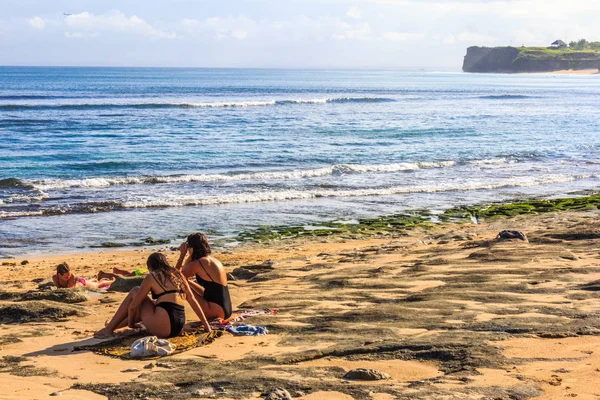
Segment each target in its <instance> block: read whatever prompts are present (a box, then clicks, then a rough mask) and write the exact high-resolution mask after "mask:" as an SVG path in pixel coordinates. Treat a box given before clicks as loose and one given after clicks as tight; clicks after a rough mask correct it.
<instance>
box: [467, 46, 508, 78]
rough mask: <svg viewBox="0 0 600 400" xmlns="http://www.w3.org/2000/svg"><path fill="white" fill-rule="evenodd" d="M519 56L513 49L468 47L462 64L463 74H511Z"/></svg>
mask: <svg viewBox="0 0 600 400" xmlns="http://www.w3.org/2000/svg"><path fill="white" fill-rule="evenodd" d="M518 56H519V50H518V49H517V48H515V47H495V48H491V47H477V46H473V47H469V48H468V49H467V55H466V56H465V60H464V63H463V71H465V72H511V71H512V69H513V63H514V61H515V60H516V59H517V57H518Z"/></svg>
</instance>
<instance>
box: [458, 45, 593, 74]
mask: <svg viewBox="0 0 600 400" xmlns="http://www.w3.org/2000/svg"><path fill="white" fill-rule="evenodd" d="M592 68H598V69H600V53H594V52H577V51H564V50H563V51H561V50H549V49H544V48H516V47H477V46H473V47H469V48H468V49H467V55H466V56H465V59H464V62H463V71H464V72H500V73H517V72H551V71H558V70H566V69H592Z"/></svg>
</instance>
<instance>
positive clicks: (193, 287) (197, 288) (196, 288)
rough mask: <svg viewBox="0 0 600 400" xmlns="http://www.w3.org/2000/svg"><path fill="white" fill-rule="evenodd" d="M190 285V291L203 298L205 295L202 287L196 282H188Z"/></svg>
mask: <svg viewBox="0 0 600 400" xmlns="http://www.w3.org/2000/svg"><path fill="white" fill-rule="evenodd" d="M187 283H188V285H190V289H191V290H192V291H193V292H195V293H198V295H200V296H203V295H204V288H203V287H202V286H200V285H198V284H197V283H196V282H194V281H190V280H188V281H187Z"/></svg>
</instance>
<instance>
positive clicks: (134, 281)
mask: <svg viewBox="0 0 600 400" xmlns="http://www.w3.org/2000/svg"><path fill="white" fill-rule="evenodd" d="M144 278H145V277H144V276H132V277H127V278H125V277H117V280H116V281H114V282H113V283H112V284H111V285H110V289H109V290H111V291H115V292H123V293H128V292H129V291H130V290H131V289H133V288H134V287H136V286H140V285H141V284H142V281H143V280H144Z"/></svg>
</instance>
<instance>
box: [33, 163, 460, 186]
mask: <svg viewBox="0 0 600 400" xmlns="http://www.w3.org/2000/svg"><path fill="white" fill-rule="evenodd" d="M454 165H456V163H455V162H454V161H441V162H414V163H394V164H373V165H360V164H336V165H332V166H328V167H322V168H314V169H306V170H289V171H263V172H248V173H232V174H206V175H205V174H202V175H156V176H125V177H98V178H85V179H41V180H30V181H27V183H28V184H30V185H32V186H33V187H35V188H37V189H39V190H52V189H66V188H101V187H107V186H116V185H142V184H160V183H186V182H224V181H227V182H232V181H246V180H261V181H270V180H289V179H302V178H317V177H322V176H329V175H336V174H340V175H341V174H351V173H359V174H360V173H372V172H375V173H385V172H388V173H391V172H401V171H414V170H418V169H427V168H447V167H452V166H454Z"/></svg>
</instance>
